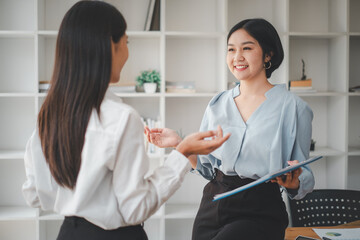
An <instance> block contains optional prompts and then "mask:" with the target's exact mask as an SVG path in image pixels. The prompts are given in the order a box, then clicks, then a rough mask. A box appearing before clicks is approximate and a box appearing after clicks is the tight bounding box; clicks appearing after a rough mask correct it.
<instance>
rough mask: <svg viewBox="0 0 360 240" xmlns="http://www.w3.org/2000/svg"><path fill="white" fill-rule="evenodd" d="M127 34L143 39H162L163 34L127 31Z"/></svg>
mask: <svg viewBox="0 0 360 240" xmlns="http://www.w3.org/2000/svg"><path fill="white" fill-rule="evenodd" d="M126 34H127V35H128V36H129V37H143V38H148V37H150V38H153V37H160V36H161V32H159V31H127V32H126Z"/></svg>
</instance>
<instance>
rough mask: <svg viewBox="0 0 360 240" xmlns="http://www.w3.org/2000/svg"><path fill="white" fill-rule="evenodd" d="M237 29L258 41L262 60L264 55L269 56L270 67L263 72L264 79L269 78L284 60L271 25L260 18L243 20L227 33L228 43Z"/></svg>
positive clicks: (281, 49)
mask: <svg viewBox="0 0 360 240" xmlns="http://www.w3.org/2000/svg"><path fill="white" fill-rule="evenodd" d="M239 29H244V30H245V31H246V32H247V33H248V34H250V35H251V36H252V37H253V38H255V39H256V41H258V43H259V44H260V46H261V48H262V50H263V59H265V56H266V55H268V56H271V67H270V68H269V69H266V70H265V71H266V77H267V78H270V77H271V74H272V72H273V71H274V70H275V69H277V68H278V67H279V66H280V64H281V63H282V61H283V59H284V50H283V47H282V44H281V40H280V37H279V34H278V33H277V31H276V29H275V28H274V26H273V25H271V23H269V22H268V21H266V20H265V19H262V18H251V19H245V20H243V21H241V22H239V23H237V24H236V25H235V26H234V27H232V29H231V30H230V31H229V33H228V36H227V41H228V42H229V38H230V36H231V35H232V34H233V33H234V32H235V31H236V30H239Z"/></svg>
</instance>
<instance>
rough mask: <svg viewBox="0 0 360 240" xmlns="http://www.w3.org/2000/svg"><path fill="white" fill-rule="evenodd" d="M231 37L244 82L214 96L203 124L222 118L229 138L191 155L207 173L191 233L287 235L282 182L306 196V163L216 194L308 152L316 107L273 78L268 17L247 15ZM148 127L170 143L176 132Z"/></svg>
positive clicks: (259, 238)
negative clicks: (221, 195)
mask: <svg viewBox="0 0 360 240" xmlns="http://www.w3.org/2000/svg"><path fill="white" fill-rule="evenodd" d="M227 40H228V42H227V43H228V51H227V58H226V59H227V65H228V68H229V70H230V71H231V73H232V74H233V75H234V77H235V78H236V79H238V80H239V81H240V85H237V86H236V87H234V88H233V89H230V90H227V91H224V92H222V93H219V94H218V95H216V96H215V97H214V98H213V99H212V100H211V101H210V103H209V104H208V106H207V108H206V110H205V114H204V117H203V120H202V123H201V126H200V130H201V131H205V130H208V129H211V128H214V127H216V126H217V125H219V124H221V126H223V129H224V132H231V137H230V139H229V140H228V141H226V143H224V144H223V145H222V146H221V147H220V148H218V149H216V150H215V151H214V152H212V153H210V154H208V155H198V156H197V157H196V156H194V157H190V159H191V164H192V167H193V169H194V170H195V171H197V172H198V173H199V174H201V175H202V176H203V177H204V178H206V179H208V180H210V182H209V183H208V184H207V185H206V186H205V188H204V194H203V198H202V200H201V204H200V208H199V211H198V213H197V216H196V219H195V221H194V228H193V235H192V236H193V240H210V239H211V240H223V239H226V240H232V239H234V240H235V239H236V240H238V239H252V240H264V239H267V240H282V239H284V235H285V229H286V227H287V225H288V216H287V212H286V209H285V204H284V202H283V201H282V197H281V194H280V190H279V185H278V184H280V185H281V186H282V188H283V189H284V190H285V191H287V193H288V195H289V196H290V197H291V198H296V199H300V198H303V197H304V196H305V195H306V194H307V193H308V192H311V191H312V189H313V187H314V176H313V174H312V172H311V169H310V168H309V167H307V166H305V167H302V168H300V169H297V170H295V171H293V172H292V173H290V174H287V175H286V176H283V177H278V178H276V179H273V180H272V183H271V182H269V183H263V184H260V185H258V186H256V187H253V188H250V189H248V190H245V191H243V192H240V193H237V194H235V195H232V196H230V197H228V198H224V199H221V200H218V201H215V202H214V201H212V200H213V197H214V195H215V194H218V193H223V192H227V191H230V190H233V189H235V188H237V187H240V186H243V185H245V184H248V183H251V182H253V181H254V180H256V179H259V178H260V177H263V176H264V175H266V174H268V173H270V172H273V171H275V170H279V169H281V168H283V167H285V166H287V165H288V164H290V165H292V164H294V163H297V162H298V161H303V160H305V159H307V158H308V157H309V150H310V139H311V131H312V130H311V129H312V128H311V121H312V118H313V113H312V110H311V109H310V107H309V106H308V105H307V104H306V102H304V101H303V100H301V99H300V98H299V97H297V96H296V95H294V94H292V93H291V92H289V91H287V89H286V86H285V84H278V85H273V84H271V83H270V82H269V81H268V78H270V76H271V74H272V72H273V71H274V70H276V69H277V68H278V67H279V66H280V64H281V62H282V60H283V58H284V53H283V49H282V45H281V41H280V38H279V36H278V34H277V32H276V29H275V28H274V27H273V26H272V25H271V24H270V23H269V22H267V21H266V20H264V19H246V20H243V21H241V22H239V23H237V24H236V25H235V26H234V27H233V28H232V29H231V30H230V32H229V34H228V38H227ZM146 132H147V135H148V139H149V141H151V142H153V143H154V144H156V145H158V146H161V147H167V142H169V141H170V139H173V140H172V142H176V139H178V140H179V137H178V136H177V135H176V134H175V132H174V131H172V130H170V129H166V128H165V129H151V130H149V129H146ZM173 146H176V144H173ZM276 183H278V184H276Z"/></svg>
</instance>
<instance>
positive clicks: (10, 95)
mask: <svg viewBox="0 0 360 240" xmlns="http://www.w3.org/2000/svg"><path fill="white" fill-rule="evenodd" d="M35 96H36V94H35V93H0V97H35Z"/></svg>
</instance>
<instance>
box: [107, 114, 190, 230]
mask: <svg viewBox="0 0 360 240" xmlns="http://www.w3.org/2000/svg"><path fill="white" fill-rule="evenodd" d="M124 116H125V117H124V118H123V119H119V121H120V122H122V124H121V125H120V126H121V129H119V131H118V133H117V134H116V135H117V136H120V138H119V139H118V140H117V141H116V142H117V144H116V146H115V149H116V153H115V158H114V159H115V162H114V166H113V186H114V192H115V194H116V197H117V200H118V204H119V206H120V207H119V210H120V212H121V215H122V217H123V221H124V222H125V224H126V225H133V224H139V223H141V222H143V221H145V220H146V219H147V218H148V217H150V216H151V215H152V214H153V213H154V212H155V211H156V210H157V209H158V208H159V207H160V206H161V205H162V204H163V203H164V202H165V201H166V200H167V199H169V197H170V196H171V195H172V194H173V193H174V192H175V191H176V190H177V189H178V188H179V187H180V185H181V182H182V181H183V179H184V176H185V174H186V173H188V172H189V171H190V169H191V166H190V163H189V160H188V159H187V158H186V157H185V156H183V155H182V154H181V153H179V152H177V151H176V150H174V151H173V152H172V153H171V154H170V155H169V156H168V158H167V159H166V160H165V163H164V164H163V165H162V166H160V167H158V168H156V169H155V170H154V172H153V173H152V174H151V175H149V176H148V177H146V178H145V177H144V176H145V175H146V174H147V173H148V171H149V163H150V162H149V159H148V157H147V154H146V151H145V146H144V141H143V125H142V122H141V120H140V116H138V114H137V113H136V112H134V111H131V112H129V114H128V115H125V114H124Z"/></svg>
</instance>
